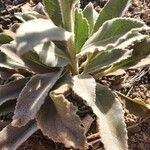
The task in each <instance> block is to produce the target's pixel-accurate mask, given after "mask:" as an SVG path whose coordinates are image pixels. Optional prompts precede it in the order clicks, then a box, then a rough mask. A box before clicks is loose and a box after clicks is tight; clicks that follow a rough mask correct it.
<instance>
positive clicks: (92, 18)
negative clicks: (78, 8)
mask: <svg viewBox="0 0 150 150" xmlns="http://www.w3.org/2000/svg"><path fill="white" fill-rule="evenodd" d="M83 15H84V17H85V18H86V19H87V20H88V23H89V26H90V33H91V32H92V31H93V27H94V24H95V22H96V20H97V17H98V13H97V12H96V10H95V9H94V7H93V4H92V3H91V2H90V3H89V4H88V5H87V6H86V7H85V8H84V10H83Z"/></svg>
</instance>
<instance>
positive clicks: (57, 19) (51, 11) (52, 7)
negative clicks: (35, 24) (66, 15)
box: [43, 0, 63, 26]
mask: <svg viewBox="0 0 150 150" xmlns="http://www.w3.org/2000/svg"><path fill="white" fill-rule="evenodd" d="M43 3H44V9H45V11H46V13H47V15H48V16H49V17H50V19H51V20H52V21H53V22H54V23H55V25H57V26H62V25H63V23H62V16H61V10H60V5H59V0H43Z"/></svg>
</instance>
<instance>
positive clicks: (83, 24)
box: [74, 9, 90, 53]
mask: <svg viewBox="0 0 150 150" xmlns="http://www.w3.org/2000/svg"><path fill="white" fill-rule="evenodd" d="M74 31H75V46H76V53H79V52H80V50H81V47H82V46H83V45H84V43H85V41H86V40H87V39H88V37H89V33H90V28H89V24H88V21H87V19H86V18H84V16H83V13H82V11H81V10H80V9H76V10H75V30H74Z"/></svg>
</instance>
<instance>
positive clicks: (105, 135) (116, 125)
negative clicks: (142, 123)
mask: <svg viewBox="0 0 150 150" xmlns="http://www.w3.org/2000/svg"><path fill="white" fill-rule="evenodd" d="M92 109H93V112H94V113H95V114H96V115H97V123H98V128H99V132H100V136H101V140H102V142H103V143H104V147H105V149H106V150H110V149H112V148H113V149H115V150H127V149H128V148H127V131H126V126H125V122H124V112H123V110H122V106H121V103H120V102H119V100H118V99H117V98H116V97H115V95H114V94H113V93H112V92H111V91H110V90H109V89H108V88H107V87H105V86H103V85H100V84H97V87H96V103H95V105H94V106H92Z"/></svg>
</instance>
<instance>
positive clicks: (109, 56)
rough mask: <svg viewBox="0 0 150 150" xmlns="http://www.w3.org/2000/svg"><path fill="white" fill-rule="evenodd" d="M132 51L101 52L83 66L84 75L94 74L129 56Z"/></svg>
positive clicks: (114, 50)
mask: <svg viewBox="0 0 150 150" xmlns="http://www.w3.org/2000/svg"><path fill="white" fill-rule="evenodd" d="M131 53H132V51H128V50H123V49H113V50H110V51H101V52H98V54H97V55H96V56H95V57H93V58H92V59H90V60H89V61H88V63H87V64H86V65H85V70H84V73H95V72H98V71H100V70H102V69H105V68H107V67H110V66H111V65H113V64H116V63H118V62H120V61H122V60H125V59H127V58H129V56H131Z"/></svg>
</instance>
